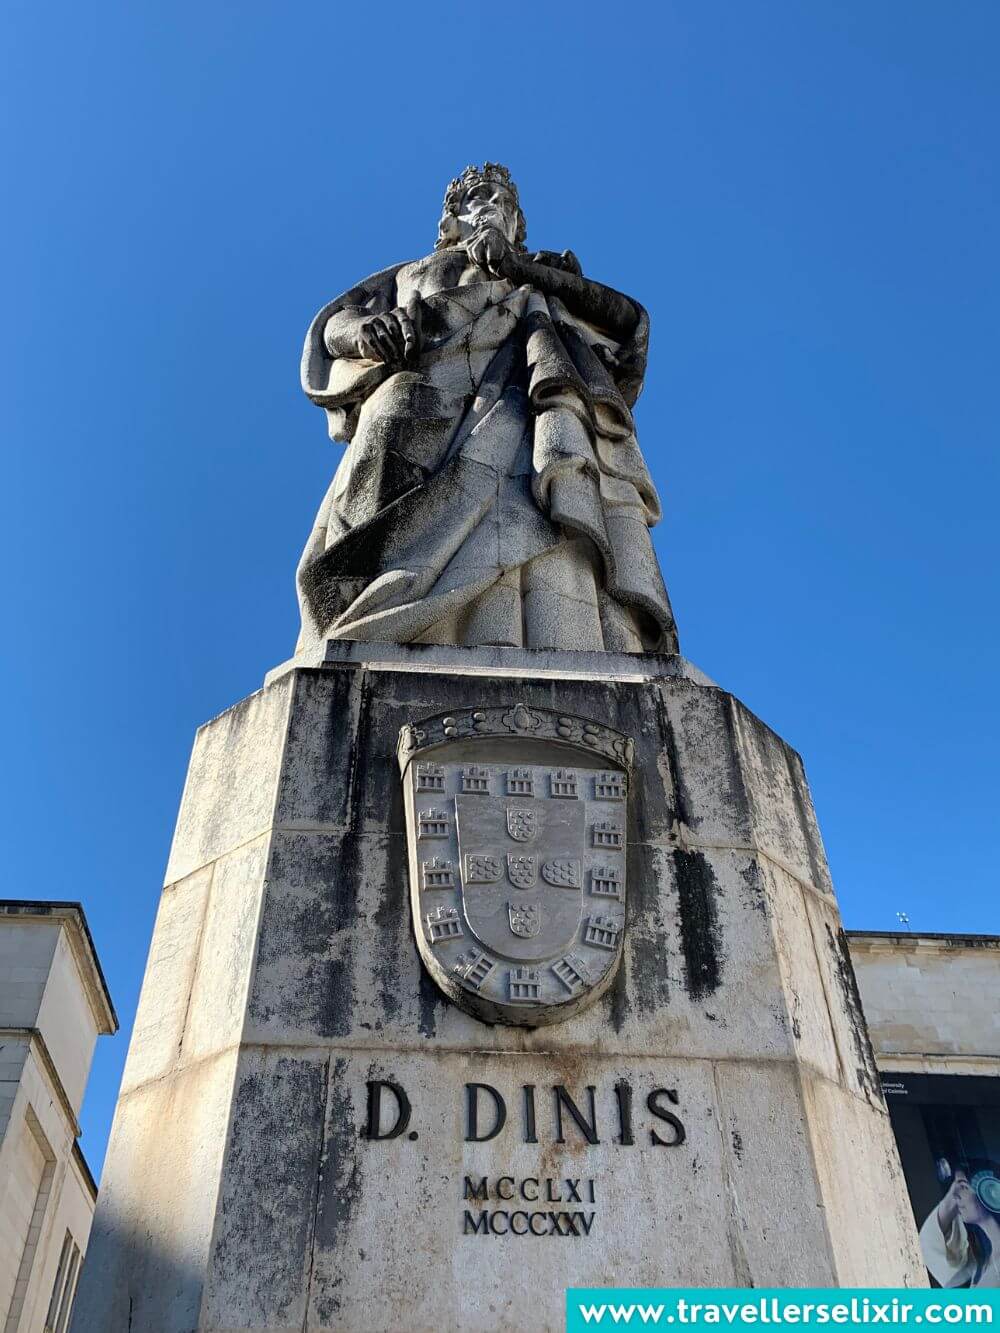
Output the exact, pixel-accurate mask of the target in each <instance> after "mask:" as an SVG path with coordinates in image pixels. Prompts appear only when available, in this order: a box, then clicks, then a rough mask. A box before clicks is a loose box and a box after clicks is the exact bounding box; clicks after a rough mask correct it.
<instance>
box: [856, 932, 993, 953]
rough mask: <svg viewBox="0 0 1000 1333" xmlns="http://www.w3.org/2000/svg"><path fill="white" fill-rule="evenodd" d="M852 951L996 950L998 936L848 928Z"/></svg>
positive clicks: (956, 951) (945, 951)
mask: <svg viewBox="0 0 1000 1333" xmlns="http://www.w3.org/2000/svg"><path fill="white" fill-rule="evenodd" d="M847 938H848V941H849V943H850V946H851V950H852V952H854V951H856V952H859V953H861V952H867V953H878V952H883V953H890V952H898V951H903V952H909V953H917V952H933V953H958V952H961V951H963V950H974V951H977V952H981V951H983V950H986V951H987V952H990V951H993V952H996V953H1000V935H960V934H951V933H945V932H937V931H920V932H917V931H908V930H902V931H897V930H849V931H847Z"/></svg>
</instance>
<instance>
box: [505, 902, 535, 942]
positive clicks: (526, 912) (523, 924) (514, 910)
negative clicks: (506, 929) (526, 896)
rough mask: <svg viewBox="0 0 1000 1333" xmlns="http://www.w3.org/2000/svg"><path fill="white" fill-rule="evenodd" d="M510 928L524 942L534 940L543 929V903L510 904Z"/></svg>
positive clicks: (508, 909)
mask: <svg viewBox="0 0 1000 1333" xmlns="http://www.w3.org/2000/svg"><path fill="white" fill-rule="evenodd" d="M507 915H508V917H509V918H510V928H511V930H512V931H513V933H514V934H515V935H517V936H518V937H519V938H520V939H522V940H533V939H534V938H535V936H536V935H537V934H538V932H539V931H540V930H541V928H542V906H541V903H508V904H507Z"/></svg>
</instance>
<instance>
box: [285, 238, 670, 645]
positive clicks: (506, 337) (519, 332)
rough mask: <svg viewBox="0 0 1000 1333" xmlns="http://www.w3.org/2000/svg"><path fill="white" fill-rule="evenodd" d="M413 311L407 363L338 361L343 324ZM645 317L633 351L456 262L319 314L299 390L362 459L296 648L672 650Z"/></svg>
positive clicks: (317, 561)
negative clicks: (415, 340) (324, 644)
mask: <svg viewBox="0 0 1000 1333" xmlns="http://www.w3.org/2000/svg"><path fill="white" fill-rule="evenodd" d="M400 305H408V306H409V307H410V308H412V309H414V310H415V311H418V313H419V318H420V322H421V334H422V337H421V350H420V354H419V357H418V358H417V359H416V360H415V361H414V363H413V364H412V365H408V366H407V367H405V368H403V369H399V368H398V367H396V368H394V367H389V366H386V365H383V364H381V363H377V362H373V361H368V360H364V359H361V358H360V357H345V356H342V355H336V354H335V353H332V352H331V350H330V349H331V347H336V345H337V344H336V341H335V339H336V334H337V330H338V326H339V327H340V328H344V327H345V321H347V322H349V323H350V324H351V325H354V324H356V321H357V316H359V315H362V316H363V315H374V314H379V313H384V312H386V311H388V310H391V309H392V308H394V307H396V306H400ZM636 311H637V314H638V323H637V327H636V329H635V333H634V334H633V336H632V337H631V339H630V340H629V342H628V344H627V345H624V346H622V345H620V344H619V343H617V342H616V341H615V339H614V338H613V337H612V336H611V335H609V334H608V333H607V332H605V331H602V330H601V329H599V328H597V327H594V326H592V325H590V324H588V323H586V322H585V321H583V320H581V319H580V318H578V317H576V316H574V315H572V314H571V313H570V312H569V310H568V309H567V308H566V307H565V305H563V304H562V302H561V301H560V300H558V299H557V298H555V297H552V296H548V297H546V296H544V295H542V294H541V293H540V292H538V291H537V290H535V289H534V288H532V287H528V286H521V287H514V286H513V284H512V283H510V282H508V281H506V280H491V279H489V278H488V277H487V275H485V274H484V273H483V272H482V270H480V269H478V268H477V267H475V266H474V265H472V264H471V263H470V262H469V261H468V259H467V257H466V255H465V254H464V252H463V251H461V250H443V251H437V252H435V253H434V254H432V255H430V256H429V257H428V258H426V259H422V260H418V261H416V262H413V263H406V264H402V265H397V266H396V267H393V268H390V269H385V270H384V271H383V272H381V273H377V274H375V275H374V276H373V277H371V278H368V279H366V280H365V281H364V282H362V283H360V284H359V285H358V286H357V287H354V288H353V289H352V290H351V291H349V292H346V293H345V294H344V295H343V296H340V297H338V298H337V299H336V300H335V301H331V302H330V303H329V304H328V305H326V306H324V308H323V309H322V310H321V311H320V312H319V314H318V315H317V316H316V318H315V320H314V321H313V323H312V325H311V327H310V329H309V333H308V335H307V337H306V344H305V350H304V353H303V359H302V384H303V388H304V389H305V391H306V393H307V394H308V395H309V397H310V398H311V399H312V401H313V402H314V403H316V404H318V405H319V406H321V407H323V408H324V409H325V410H326V413H327V416H328V419H329V426H330V435H331V437H332V438H333V439H335V440H344V441H349V448H348V450H347V453H346V454H345V456H344V459H343V461H342V462H341V464H340V467H339V468H338V469H337V473H336V475H335V477H334V479H333V482H332V484H331V486H330V489H329V491H328V492H327V495H326V497H325V499H324V500H323V503H322V505H321V507H320V510H319V514H318V515H317V519H316V524H315V527H314V529H313V531H312V534H311V536H310V538H309V541H308V543H307V545H306V549H305V552H304V553H303V556H302V560H301V563H300V565H299V570H298V585H299V595H300V604H301V609H302V636H301V638H300V643H299V647H300V649H301V648H303V647H305V646H306V645H308V644H309V643H312V642H314V641H316V640H317V639H324V638H334V639H354V640H366V641H374V642H391V643H435V644H461V645H468V646H474V645H479V644H500V645H509V646H514V647H525V648H559V649H579V650H590V651H593V650H608V651H616V652H627V653H641V652H676V650H677V640H676V633H675V629H674V621H673V616H672V614H671V611H670V604H669V601H668V598H667V593H666V589H665V587H664V585H663V579H662V577H661V574H660V570H659V565H658V562H657V559H656V556H655V554H654V551H653V547H652V543H651V540H650V536H649V528H650V526H651V525H652V524H653V523H655V522H656V521H657V520H658V519H659V517H660V505H659V500H658V497H657V494H656V491H655V489H654V487H653V483H652V480H651V479H650V476H649V473H648V471H647V469H646V465H645V463H644V461H643V458H642V455H641V453H640V451H639V447H638V444H637V443H636V438H635V428H634V424H633V421H632V414H631V411H630V406H631V404H632V403H633V402H634V401H635V398H636V397H637V396H638V391H639V388H640V387H641V383H642V375H643V373H644V370H645V358H646V346H647V343H648V328H649V324H648V318H647V316H646V313H645V311H643V310H642V309H641V307H639V306H636ZM601 343H603V344H604V346H605V347H607V348H609V349H611V351H612V352H614V353H615V354H616V356H617V364H618V365H619V366H620V367H622V369H620V370H616V371H615V374H616V375H617V377H618V381H619V382H616V380H615V378H614V377H613V376H612V374H611V373H609V371H608V370H607V369H606V368H605V365H604V364H602V361H601V360H600V358H599V355H598V354H596V353H595V352H594V350H593V349H594V347H595V346H596V345H597V344H601Z"/></svg>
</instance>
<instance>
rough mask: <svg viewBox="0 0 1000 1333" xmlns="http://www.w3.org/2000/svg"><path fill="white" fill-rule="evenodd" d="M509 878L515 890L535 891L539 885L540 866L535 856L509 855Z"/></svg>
mask: <svg viewBox="0 0 1000 1333" xmlns="http://www.w3.org/2000/svg"><path fill="white" fill-rule="evenodd" d="M507 878H508V879H509V880H510V882H511V884H513V886H514V888H515V889H533V888H534V887H535V885H536V884H537V883H538V865H537V862H536V861H535V858H534V857H533V856H512V855H511V853H510V852H508V853H507Z"/></svg>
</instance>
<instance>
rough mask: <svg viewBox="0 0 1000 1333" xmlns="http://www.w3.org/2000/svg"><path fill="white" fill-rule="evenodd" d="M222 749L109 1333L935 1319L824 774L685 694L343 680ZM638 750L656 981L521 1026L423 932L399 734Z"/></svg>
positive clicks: (365, 651)
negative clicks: (539, 719) (496, 732)
mask: <svg viewBox="0 0 1000 1333" xmlns="http://www.w3.org/2000/svg"><path fill="white" fill-rule="evenodd" d="M269 681H270V683H269V684H268V685H267V686H266V687H265V688H264V689H263V690H262V691H260V692H259V693H257V694H255V695H253V696H251V697H250V698H249V699H246V700H244V701H243V702H242V703H240V704H237V705H236V706H235V707H233V708H231V709H230V710H229V711H228V712H226V713H224V714H222V715H221V716H220V717H218V718H215V719H214V720H213V721H212V722H210V723H208V724H206V726H204V727H203V728H202V729H201V730H200V731H199V733H198V736H197V739H196V742H195V747H194V753H193V756H192V760H191V767H190V771H189V774H188V779H187V785H186V788H185V792H184V798H183V801H182V805H181V811H180V816H179V821H178V826H177V832H176V835H175V839H174V844H173V849H172V852H171V856H170V865H169V868H168V872H167V879H166V888H165V889H164V893H163V899H162V903H161V906H160V910H159V915H158V918H157V923H156V930H155V934H154V937H153V943H152V949H151V953H150V958H149V964H148V968H147V972H146V978H145V982H144V985H143V991H142V997H141V1001H140V1006H139V1013H138V1016H137V1019H136V1026H135V1032H134V1035H133V1038H132V1045H131V1048H130V1052H129V1057H128V1063H127V1067H126V1070H125V1075H124V1079H123V1084H122V1089H121V1095H120V1098H119V1102H118V1108H117V1112H116V1116H115V1124H114V1129H113V1133H112V1139H111V1145H110V1149H109V1154H108V1161H107V1166H106V1168H105V1172H104V1179H103V1182H102V1189H101V1195H100V1201H99V1204H98V1211H97V1217H96V1220H95V1224H94V1230H93V1233H92V1239H91V1245H90V1252H89V1255H88V1260H87V1266H86V1270H85V1273H84V1277H83V1282H82V1286H81V1291H80V1294H79V1297H78V1301H77V1312H76V1317H75V1320H74V1324H73V1328H74V1330H75V1331H76V1333H98V1331H99V1333H117V1331H118V1330H121V1331H122V1333H126V1330H131V1333H146V1331H148V1333H154V1330H155V1333H190V1330H193V1329H197V1330H203V1331H204V1333H208V1331H209V1330H212V1331H213V1333H223V1331H224V1330H225V1331H226V1333H236V1330H241V1331H242V1330H250V1329H254V1330H269V1331H270V1333H279V1330H280V1331H281V1333H286V1330H287V1331H288V1333H291V1330H295V1333H301V1331H302V1330H304V1329H307V1330H333V1329H339V1330H343V1329H347V1330H383V1329H384V1330H394V1329H401V1328H406V1329H413V1330H424V1329H426V1330H432V1329H434V1330H437V1329H441V1328H447V1329H455V1330H490V1331H491V1333H496V1330H504V1329H517V1330H540V1329H553V1330H554V1329H561V1328H562V1327H563V1324H564V1313H563V1311H564V1297H563V1291H564V1288H565V1287H567V1286H574V1285H577V1286H591V1287H592V1286H601V1285H620V1286H720V1287H725V1286H779V1287H781V1286H814V1287H825V1286H834V1287H836V1286H923V1285H925V1278H924V1269H923V1265H922V1263H921V1260H920V1257H919V1253H918V1249H917V1243H916V1235H915V1231H914V1227H913V1223H912V1219H911V1215H910V1209H909V1204H908V1202H907V1197H906V1191H905V1186H904V1184H903V1180H902V1175H901V1172H900V1168H899V1164H898V1159H897V1155H896V1149H895V1144H894V1141H893V1137H892V1133H891V1130H890V1127H889V1123H888V1120H887V1116H886V1112H885V1108H884V1106H883V1103H882V1097H881V1092H880V1087H879V1078H878V1073H877V1071H876V1068H875V1065H874V1061H873V1058H872V1054H871V1049H870V1046H869V1042H868V1037H867V1032H866V1029H865V1024H864V1019H863V1016H862V1013H861V1009H860V1005H859V1002H858V996H857V991H856V988H855V985H854V978H853V971H852V968H851V963H850V959H849V957H848V953H847V948H846V944H845V941H844V938H843V935H842V932H841V927H840V919H839V915H838V911H837V906H836V901H835V899H834V897H833V891H832V886H831V884H830V879H829V874H828V870H827V866H826V861H825V857H824V854H823V849H822V845H821V841H820V838H819V834H818V831H817V828H816V823H815V819H814V816H813V811H812V805H811V801H810V797H809V792H808V788H807V786H806V781H805V776H804V773H803V770H802V765H801V761H800V760H799V758H798V756H797V755H796V754H795V752H794V751H792V750H791V749H789V748H788V747H787V746H786V745H785V744H784V743H783V742H782V741H781V740H780V739H779V738H778V737H777V736H775V735H774V733H773V732H771V731H770V730H769V729H768V728H767V727H765V726H764V725H763V724H762V723H761V722H760V721H759V720H758V719H757V718H755V717H754V716H753V715H752V714H750V713H749V712H748V711H747V710H746V709H745V708H744V707H743V706H742V705H741V704H740V703H739V702H738V701H737V700H735V699H734V698H733V697H732V696H731V695H729V694H727V693H725V692H724V691H723V690H721V689H719V688H718V687H716V686H715V685H713V684H712V683H711V682H710V681H708V680H707V678H706V677H704V676H702V675H701V674H700V673H698V672H697V671H695V670H694V669H693V668H691V667H689V666H688V665H687V664H685V663H684V662H683V660H682V659H679V658H649V657H631V658H628V657H618V656H614V657H612V656H611V655H604V654H601V655H589V654H576V653H537V654H536V653H530V652H525V651H521V650H504V649H495V650H473V649H469V650H463V649H453V648H451V649H445V648H419V647H413V648H398V647H389V646H386V647H385V648H384V649H383V647H382V646H381V645H373V644H364V645H361V644H330V645H328V646H327V649H326V650H325V651H324V654H323V660H322V661H321V662H319V661H317V663H316V664H315V665H309V666H306V665H303V664H302V663H301V662H297V661H293V662H292V663H290V664H288V665H287V667H286V668H284V669H279V670H278V671H276V672H274V673H272V676H271V677H270V678H269ZM518 705H523V706H524V707H525V708H526V709H529V710H530V709H537V710H539V711H542V710H551V709H555V710H558V711H559V712H561V713H565V714H568V715H574V716H576V717H580V718H591V719H594V720H595V721H596V722H599V723H603V724H605V725H606V726H608V727H613V728H616V729H617V730H618V731H620V732H622V733H624V734H625V735H626V736H629V737H631V738H633V740H634V742H635V756H634V765H633V769H632V794H631V799H630V803H629V806H628V820H627V836H628V850H627V869H628V894H627V910H626V913H625V929H624V935H623V952H622V958H621V965H620V966H619V967H618V970H617V972H616V973H615V975H614V979H613V981H612V982H611V983H610V985H609V986H608V989H607V990H606V991H605V993H604V994H603V995H602V996H601V997H600V998H599V999H597V1000H596V1001H595V1002H594V1003H593V1004H592V1005H591V1006H590V1007H589V1008H586V1009H584V1010H583V1011H582V1012H579V1013H577V1014H575V1015H574V1016H572V1017H570V1018H568V1019H566V1020H565V1021H563V1022H557V1023H552V1024H551V1025H549V1026H545V1027H538V1028H529V1027H517V1026H509V1025H502V1024H497V1025H490V1024H487V1023H484V1022H481V1021H479V1020H478V1019H477V1018H475V1017H473V1016H471V1015H470V1014H469V1013H466V1012H464V1011H463V1010H462V1009H461V1008H459V1007H457V1006H456V1005H455V1004H454V1003H452V1002H450V1001H449V1000H448V999H446V998H445V996H444V995H443V994H442V993H441V991H439V990H438V988H437V987H436V986H435V984H434V982H433V981H432V980H431V978H430V976H429V975H428V973H427V971H426V970H425V968H424V967H423V965H422V964H421V961H420V957H419V955H418V950H417V947H416V943H415V940H414V927H413V924H412V921H411V915H410V910H409V907H408V867H407V836H406V823H405V817H404V809H403V798H402V790H403V788H402V783H401V782H400V777H399V770H398V768H397V765H396V760H395V749H396V743H397V738H398V737H399V734H400V730H401V729H402V728H403V727H404V726H406V725H408V724H409V725H413V724H414V723H415V721H416V720H418V719H420V718H423V717H427V716H429V715H432V714H442V713H446V712H447V711H448V710H456V711H460V710H468V709H469V708H477V709H479V708H482V709H484V710H490V709H496V708H509V709H514V708H516V707H517V706H518Z"/></svg>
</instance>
